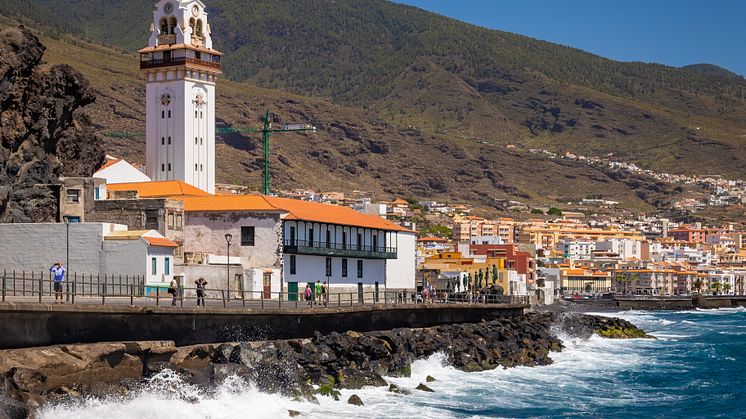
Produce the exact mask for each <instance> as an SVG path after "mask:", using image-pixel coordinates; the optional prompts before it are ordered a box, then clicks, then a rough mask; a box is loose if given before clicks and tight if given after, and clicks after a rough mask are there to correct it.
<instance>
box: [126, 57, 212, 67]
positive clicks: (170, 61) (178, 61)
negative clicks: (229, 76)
mask: <svg viewBox="0 0 746 419" xmlns="http://www.w3.org/2000/svg"><path fill="white" fill-rule="evenodd" d="M184 64H193V65H201V66H205V67H209V68H214V69H217V70H220V62H216V61H207V60H199V59H197V58H189V57H171V58H157V59H150V60H142V61H140V69H141V70H146V69H149V68H159V67H168V66H172V65H184Z"/></svg>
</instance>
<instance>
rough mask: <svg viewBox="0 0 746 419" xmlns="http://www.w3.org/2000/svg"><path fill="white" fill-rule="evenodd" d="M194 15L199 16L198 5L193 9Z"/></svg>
mask: <svg viewBox="0 0 746 419" xmlns="http://www.w3.org/2000/svg"><path fill="white" fill-rule="evenodd" d="M192 15H194V17H197V16H199V6H197V5H196V4H195V5H194V7H192Z"/></svg>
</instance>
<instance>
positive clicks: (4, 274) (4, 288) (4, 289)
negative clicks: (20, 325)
mask: <svg viewBox="0 0 746 419" xmlns="http://www.w3.org/2000/svg"><path fill="white" fill-rule="evenodd" d="M6 277H7V271H6V270H5V269H3V302H5V293H6V285H7V284H6Z"/></svg>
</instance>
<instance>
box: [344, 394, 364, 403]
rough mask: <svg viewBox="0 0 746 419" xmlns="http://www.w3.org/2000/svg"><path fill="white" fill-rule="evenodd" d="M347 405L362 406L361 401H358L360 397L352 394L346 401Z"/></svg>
mask: <svg viewBox="0 0 746 419" xmlns="http://www.w3.org/2000/svg"><path fill="white" fill-rule="evenodd" d="M347 404H352V405H355V406H364V404H363V400H362V399H360V396H358V395H357V394H353V395H352V396H350V398H349V399H347Z"/></svg>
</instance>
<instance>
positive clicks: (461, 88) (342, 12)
mask: <svg viewBox="0 0 746 419" xmlns="http://www.w3.org/2000/svg"><path fill="white" fill-rule="evenodd" d="M6 3H8V4H7V5H6V6H5V7H4V10H6V12H5V13H11V14H14V15H15V17H16V19H22V20H25V21H32V22H36V23H37V24H42V25H46V26H48V27H50V28H51V32H50V33H52V34H55V33H57V34H59V33H71V34H74V35H76V36H79V37H84V38H88V39H91V40H95V41H96V42H100V43H104V44H108V45H112V46H115V47H117V48H123V49H124V50H127V51H134V50H136V49H137V48H139V47H142V46H144V45H145V42H146V38H147V33H148V28H149V26H150V22H151V20H152V15H151V8H150V6H151V4H152V1H149V0H120V1H118V2H117V3H116V5H113V4H112V3H111V2H108V1H104V0H66V1H65V7H59V3H58V2H53V1H49V0H6ZM207 6H208V12H209V16H210V17H209V19H210V26H211V29H212V32H213V38H214V40H215V42H216V47H217V48H219V49H220V50H222V51H223V52H225V53H226V56H225V57H224V61H223V64H224V71H225V73H226V76H227V77H228V78H230V79H232V80H234V81H247V82H249V83H251V84H254V85H257V86H261V87H266V88H270V89H280V90H283V91H287V92H291V93H294V94H297V95H302V96H307V97H309V96H310V97H318V98H326V99H329V100H331V101H332V102H333V103H335V104H339V105H345V106H354V107H360V108H363V109H365V110H368V111H372V112H375V113H376V114H377V115H378V116H379V117H381V118H382V119H383V120H385V121H386V122H387V123H389V124H391V125H395V126H397V127H400V128H407V127H413V128H414V129H417V130H420V131H423V132H431V133H438V134H440V135H445V136H447V137H449V138H450V139H455V138H459V139H460V140H464V141H471V142H474V141H477V142H479V141H489V142H494V143H496V144H508V143H519V144H525V145H527V146H531V147H542V148H546V149H550V150H553V151H559V152H563V151H571V152H575V153H579V154H583V155H598V156H601V155H608V154H611V155H613V156H614V157H615V158H616V159H619V160H623V161H628V162H633V163H637V164H639V165H641V166H643V167H648V168H654V169H657V170H661V171H673V172H683V173H688V174H696V173H720V174H723V175H725V176H729V177H743V174H744V172H743V170H742V168H743V167H744V165H745V164H746V145H744V141H743V138H745V137H744V136H746V80H744V79H743V78H740V77H722V72H720V71H713V70H712V69H709V70H707V69H705V68H703V67H696V66H695V67H694V68H673V67H667V66H663V65H658V64H644V63H634V62H633V63H623V62H617V61H612V60H608V59H605V58H603V57H599V56H597V55H593V54H589V53H586V52H583V51H580V50H578V49H574V48H570V47H566V46H561V45H557V44H552V43H549V42H544V41H539V40H536V39H532V38H528V37H525V36H522V35H517V34H512V33H507V32H501V31H496V30H489V29H485V28H480V27H477V26H473V25H469V24H466V23H463V22H460V21H457V20H453V19H449V18H446V17H443V16H439V15H436V14H433V13H429V12H426V11H424V10H420V9H417V8H414V7H410V6H404V5H400V4H395V3H391V2H388V1H384V0H348V1H331V0H268V1H267V0H262V1H260V0H240V1H239V0H210V1H208V2H207ZM591 35H592V34H589V36H591ZM423 70H425V71H423Z"/></svg>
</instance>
